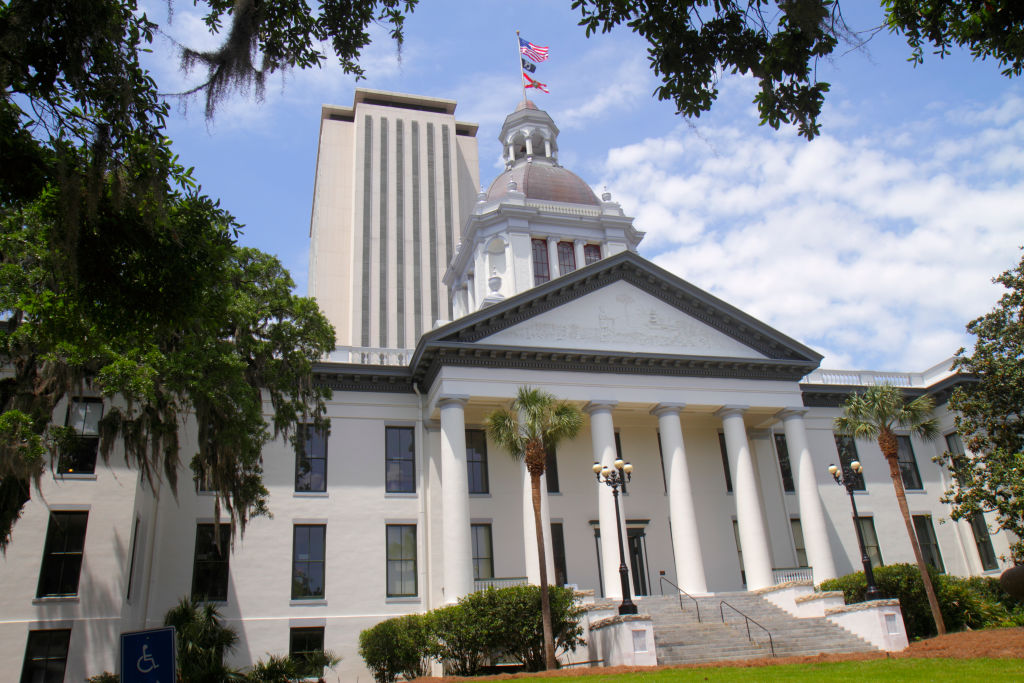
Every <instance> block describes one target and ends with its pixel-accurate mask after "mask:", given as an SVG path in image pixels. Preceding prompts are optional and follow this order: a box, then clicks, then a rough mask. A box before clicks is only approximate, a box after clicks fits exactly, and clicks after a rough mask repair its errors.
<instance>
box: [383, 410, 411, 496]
mask: <svg viewBox="0 0 1024 683" xmlns="http://www.w3.org/2000/svg"><path fill="white" fill-rule="evenodd" d="M398 434H407V435H408V437H409V445H410V448H409V453H408V456H405V455H403V454H402V453H401V440H399V441H397V442H394V445H395V447H396V448H397V449H398V451H397V452H395V453H392V443H393V442H392V435H398ZM396 438H398V437H397V436H396ZM392 465H397V467H398V477H397V478H396V479H394V480H393V479H392V477H391V475H390V469H391V466H392ZM406 469H408V470H409V472H408V473H407V472H406V471H405V470H406ZM407 474H408V480H406V475H407ZM384 492H385V493H416V431H415V429H414V428H413V427H409V426H405V425H388V426H386V427H384Z"/></svg>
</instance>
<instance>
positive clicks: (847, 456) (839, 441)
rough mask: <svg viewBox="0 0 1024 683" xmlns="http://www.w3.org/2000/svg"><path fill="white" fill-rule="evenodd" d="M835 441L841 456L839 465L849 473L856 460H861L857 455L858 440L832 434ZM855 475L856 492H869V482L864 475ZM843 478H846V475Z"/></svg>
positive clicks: (855, 473)
mask: <svg viewBox="0 0 1024 683" xmlns="http://www.w3.org/2000/svg"><path fill="white" fill-rule="evenodd" d="M832 436H833V440H834V441H835V444H836V455H838V456H839V465H840V468H842V469H843V470H844V472H845V471H849V470H848V468H849V465H850V463H851V462H853V461H854V460H860V456H859V455H857V440H856V439H854V438H853V437H852V436H847V435H846V434H836V433H835V432H833V433H832ZM851 474H853V490H854V491H867V490H868V486H867V482H865V481H864V474H863V473H857V472H852V471H851ZM843 476H846V475H845V473H844V475H843Z"/></svg>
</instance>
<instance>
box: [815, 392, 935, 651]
mask: <svg viewBox="0 0 1024 683" xmlns="http://www.w3.org/2000/svg"><path fill="white" fill-rule="evenodd" d="M934 408H935V401H933V400H932V398H931V397H930V396H919V397H917V398H915V399H914V400H913V401H911V402H910V403H906V402H905V401H904V400H903V392H902V391H900V390H899V389H897V388H896V387H894V386H892V385H889V384H881V385H876V386H873V387H868V389H867V391H865V392H864V393H860V394H853V395H851V396H850V397H849V398H848V399H846V403H844V404H843V415H842V417H837V418H836V419H835V428H836V430H837V431H838V432H839V433H841V434H845V435H847V436H852V437H854V438H856V439H864V440H871V439H877V440H878V447H879V448H880V449H881V450H882V455H884V456H885V459H886V460H887V461H888V463H889V476H890V477H891V478H892V486H893V488H894V489H896V502H897V503H899V506H900V513H902V514H903V523H904V524H905V525H906V527H907V535H908V536H909V537H910V546H911V547H912V548H913V549H914V559H915V560H917V568H918V570H920V572H921V582H922V583H923V584H924V592H925V595H927V596H928V605H929V607H931V610H932V618H933V619H934V620H935V628H936V630H937V631H938V634H939V635H940V636H941V635H943V634H944V633H945V632H946V624H945V623H944V622H943V620H942V612H941V611H940V610H939V600H938V598H937V597H936V595H935V587H934V586H933V585H932V580H931V577H930V576H929V575H928V567H927V566H925V563H924V556H923V555H922V554H921V544H920V543H919V542H918V540H917V533H916V532H915V531H914V522H913V520H912V519H911V517H910V508H909V507H907V494H906V492H905V491H904V490H903V475H902V474H901V473H900V462H899V441H898V440H897V438H896V433H895V432H894V430H895V429H900V430H906V431H909V432H910V433H911V434H916V435H918V436H920V437H923V438H926V439H934V438H936V437H938V435H939V427H938V422H937V421H936V419H935V418H934V417H933V416H932V410H933V409H934Z"/></svg>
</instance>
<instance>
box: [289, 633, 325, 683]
mask: <svg viewBox="0 0 1024 683" xmlns="http://www.w3.org/2000/svg"><path fill="white" fill-rule="evenodd" d="M325 632H326V628H325V627H323V626H292V627H291V628H289V629H288V657H289V658H291V659H293V660H294V661H295V662H296V664H298V669H299V672H298V673H299V674H300V675H302V676H305V677H312V678H320V677H322V676H323V673H324V670H323V667H321V668H320V669H319V671H318V670H316V669H314V668H313V667H312V666H310V664H309V661H308V660H307V657H308V656H309V655H311V654H314V653H316V652H323V651H324V640H325V635H326V634H325ZM297 636H298V637H309V636H313V639H314V640H319V643H320V647H314V648H312V649H309V647H308V645H309V643H308V642H306V643H300V645H303V646H305V647H306V649H303V650H299V649H296V640H297ZM317 636H319V637H317Z"/></svg>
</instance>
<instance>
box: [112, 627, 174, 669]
mask: <svg viewBox="0 0 1024 683" xmlns="http://www.w3.org/2000/svg"><path fill="white" fill-rule="evenodd" d="M176 664H177V662H176V661H175V643H174V627H173V626H168V627H166V628H153V629H149V630H148V631H134V632H132V633H122V634H121V683H176V681H177V680H178V679H177V666H176Z"/></svg>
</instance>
